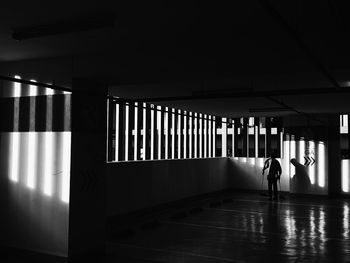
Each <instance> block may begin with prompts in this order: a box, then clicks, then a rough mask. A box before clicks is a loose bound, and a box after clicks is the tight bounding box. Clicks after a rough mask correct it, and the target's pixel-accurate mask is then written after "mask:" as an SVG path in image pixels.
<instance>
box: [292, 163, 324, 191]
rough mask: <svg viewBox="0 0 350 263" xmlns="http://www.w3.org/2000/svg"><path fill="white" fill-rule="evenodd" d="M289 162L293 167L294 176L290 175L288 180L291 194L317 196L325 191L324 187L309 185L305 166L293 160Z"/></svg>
mask: <svg viewBox="0 0 350 263" xmlns="http://www.w3.org/2000/svg"><path fill="white" fill-rule="evenodd" d="M290 162H291V164H292V165H293V166H294V167H295V174H294V175H292V177H291V180H290V191H291V193H299V194H318V193H323V192H324V191H325V188H324V187H319V186H317V185H316V184H312V183H311V180H310V177H309V174H308V169H307V167H306V166H305V165H302V164H301V163H299V162H298V161H297V160H296V159H295V158H293V159H291V160H290Z"/></svg>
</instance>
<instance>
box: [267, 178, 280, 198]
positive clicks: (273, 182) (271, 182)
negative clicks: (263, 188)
mask: <svg viewBox="0 0 350 263" xmlns="http://www.w3.org/2000/svg"><path fill="white" fill-rule="evenodd" d="M267 182H268V187H269V196H270V198H272V187H273V194H274V198H275V199H278V189H277V180H267Z"/></svg>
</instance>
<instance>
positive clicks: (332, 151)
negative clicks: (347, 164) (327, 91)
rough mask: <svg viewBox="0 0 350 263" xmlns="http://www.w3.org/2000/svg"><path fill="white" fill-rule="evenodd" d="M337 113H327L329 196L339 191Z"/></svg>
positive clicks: (339, 166)
mask: <svg viewBox="0 0 350 263" xmlns="http://www.w3.org/2000/svg"><path fill="white" fill-rule="evenodd" d="M339 125H340V120H339V114H329V115H328V194H329V196H331V197H334V196H338V195H339V194H340V193H341V158H340V132H339V127H340V126H339Z"/></svg>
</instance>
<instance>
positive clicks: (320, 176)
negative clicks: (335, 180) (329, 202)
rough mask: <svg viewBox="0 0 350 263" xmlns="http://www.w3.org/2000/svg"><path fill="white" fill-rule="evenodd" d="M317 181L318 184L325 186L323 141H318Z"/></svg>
mask: <svg viewBox="0 0 350 263" xmlns="http://www.w3.org/2000/svg"><path fill="white" fill-rule="evenodd" d="M317 159H318V160H317V181H318V186H320V187H325V185H326V176H325V173H326V147H325V144H324V143H323V142H319V143H318V158H317Z"/></svg>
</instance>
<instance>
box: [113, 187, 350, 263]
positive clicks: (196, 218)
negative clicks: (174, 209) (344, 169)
mask: <svg viewBox="0 0 350 263" xmlns="http://www.w3.org/2000/svg"><path fill="white" fill-rule="evenodd" d="M230 198H232V200H231V202H230V200H229V199H226V202H225V203H221V204H220V203H219V204H212V206H210V205H207V206H203V211H201V212H198V213H192V214H190V213H188V215H187V216H185V217H183V218H178V219H174V217H171V216H162V217H160V218H158V220H159V222H160V225H157V224H155V226H154V227H153V228H149V229H146V230H144V231H137V232H136V233H135V234H134V235H131V236H128V237H122V238H117V239H115V240H113V241H111V242H109V243H108V254H109V255H110V258H111V262H202V263H203V262H350V231H349V230H350V228H349V225H350V218H349V217H350V211H349V208H350V202H349V200H348V199H344V200H343V199H327V197H322V198H299V197H293V198H292V197H291V198H287V199H284V200H280V201H279V202H276V201H268V200H267V197H265V196H260V195H258V194H232V195H231V196H230ZM182 216H184V215H182ZM179 217H181V216H179ZM112 258H113V259H112Z"/></svg>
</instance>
